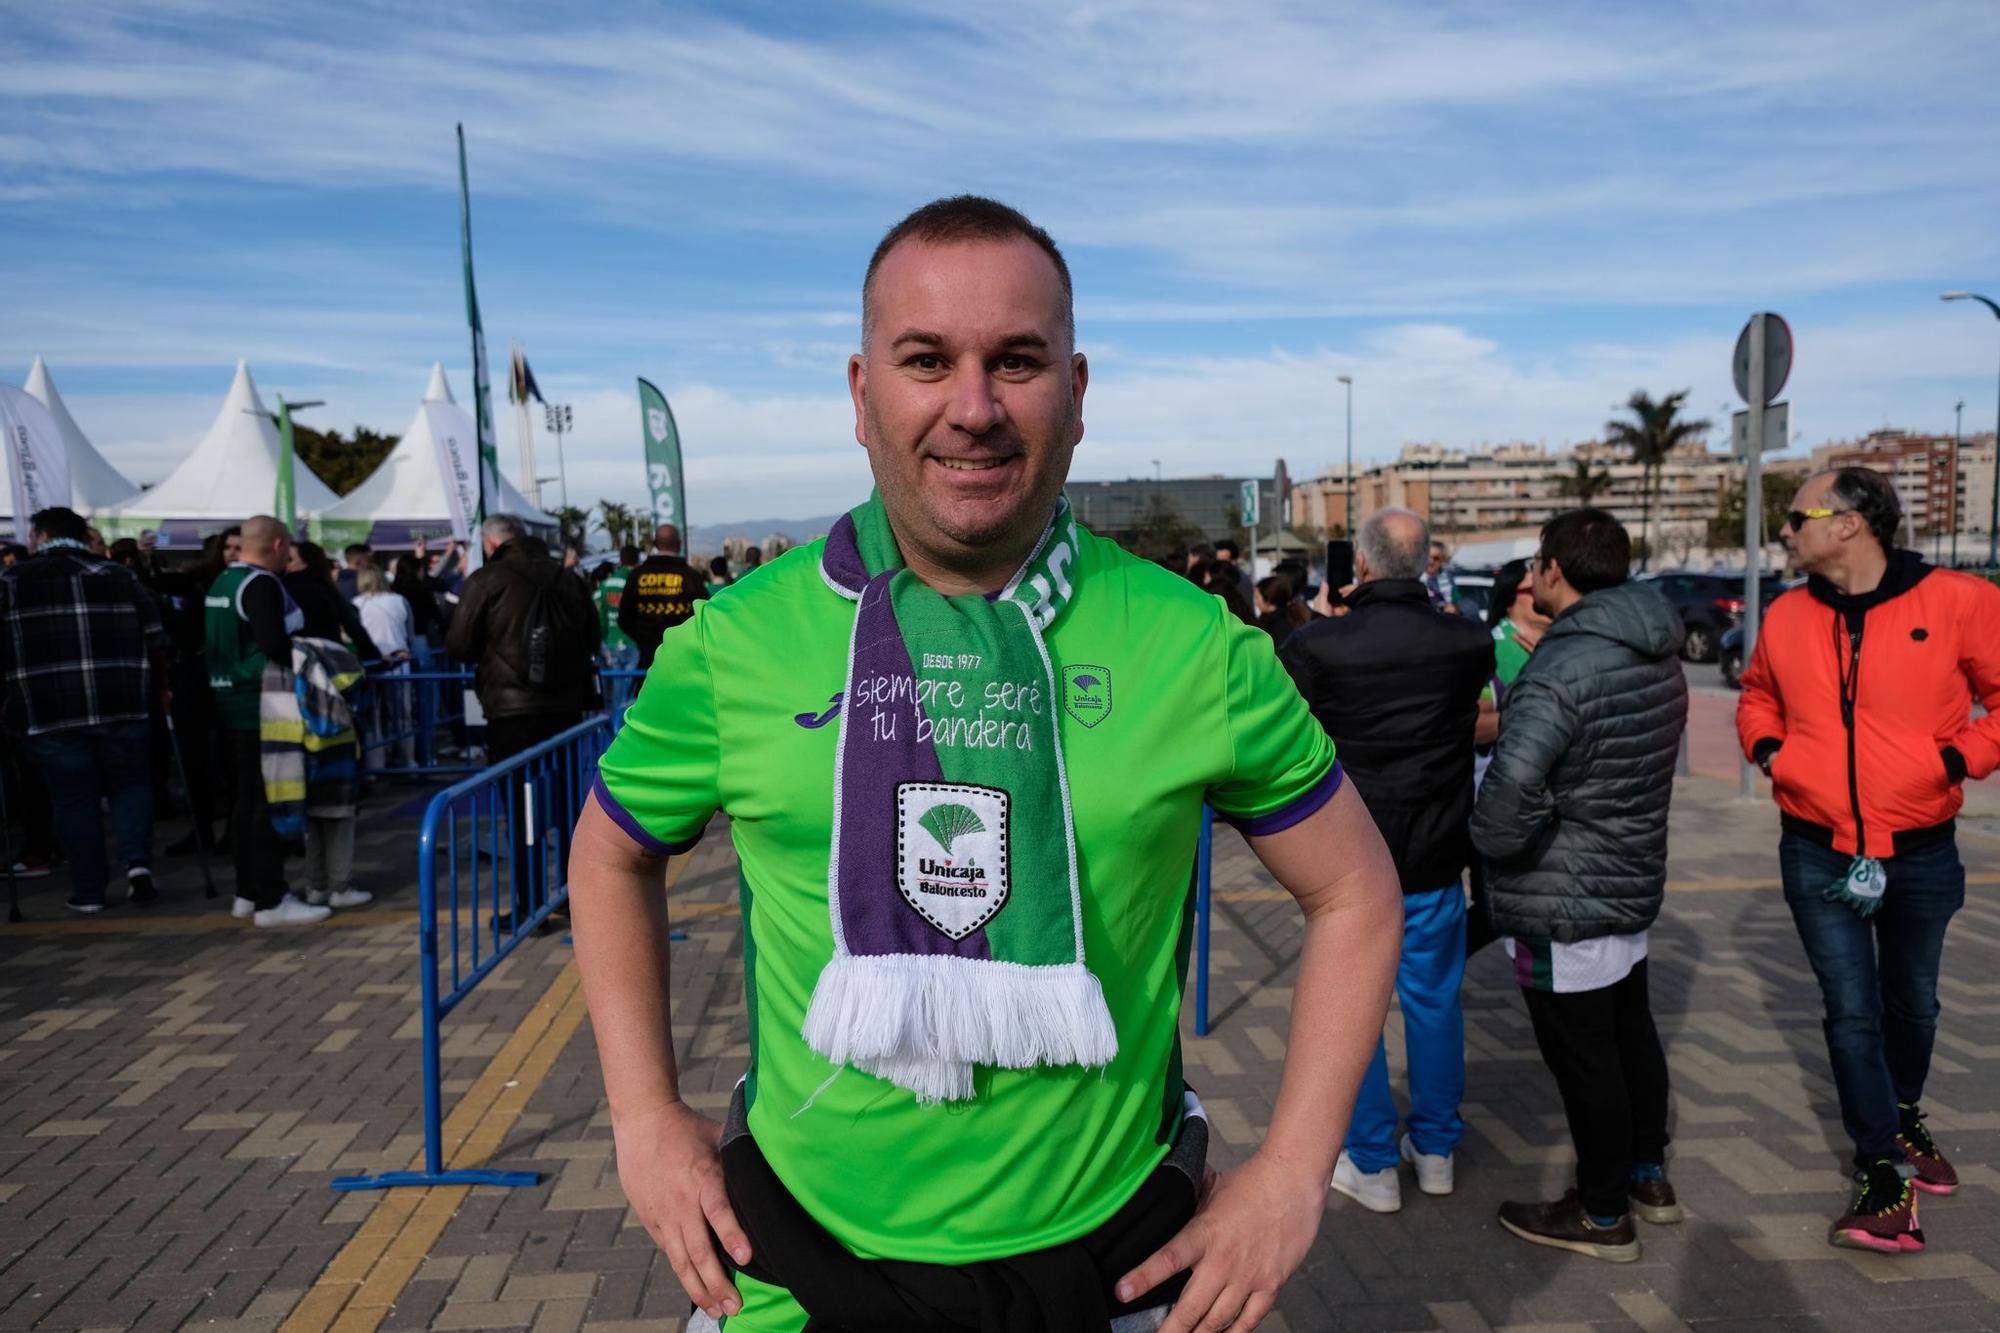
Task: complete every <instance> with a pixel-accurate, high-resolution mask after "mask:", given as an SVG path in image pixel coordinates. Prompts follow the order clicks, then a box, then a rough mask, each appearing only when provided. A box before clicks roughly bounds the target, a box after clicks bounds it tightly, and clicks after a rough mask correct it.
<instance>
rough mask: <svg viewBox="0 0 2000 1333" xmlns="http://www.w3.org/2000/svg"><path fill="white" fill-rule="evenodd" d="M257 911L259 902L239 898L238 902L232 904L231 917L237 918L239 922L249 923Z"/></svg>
mask: <svg viewBox="0 0 2000 1333" xmlns="http://www.w3.org/2000/svg"><path fill="white" fill-rule="evenodd" d="M256 911H257V900H256V899H254V898H244V897H241V896H239V897H238V898H237V899H236V901H235V902H233V903H231V904H230V906H229V915H231V916H233V917H235V918H236V919H237V920H238V921H248V920H249V919H250V918H251V916H252V915H254V914H255V913H256Z"/></svg>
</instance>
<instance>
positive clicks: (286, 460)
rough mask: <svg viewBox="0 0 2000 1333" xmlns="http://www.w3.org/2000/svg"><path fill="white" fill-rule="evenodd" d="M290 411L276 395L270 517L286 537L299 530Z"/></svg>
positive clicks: (283, 399) (283, 396) (282, 396)
mask: <svg viewBox="0 0 2000 1333" xmlns="http://www.w3.org/2000/svg"><path fill="white" fill-rule="evenodd" d="M295 457H296V455H295V454H294V453H293V452H292V409H291V408H290V407H289V406H287V405H286V403H285V395H283V394H279V395H278V494H277V496H276V498H275V499H274V500H273V501H272V504H271V513H272V515H273V516H274V517H275V518H276V519H277V520H278V521H279V522H280V523H282V524H284V525H285V534H286V535H287V536H296V535H297V534H298V530H299V507H298V501H297V499H296V498H295V488H294V486H293V478H292V460H293V458H295Z"/></svg>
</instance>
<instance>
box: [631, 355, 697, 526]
mask: <svg viewBox="0 0 2000 1333" xmlns="http://www.w3.org/2000/svg"><path fill="white" fill-rule="evenodd" d="M639 416H640V418H641V420H642V422H643V424H644V429H645V436H646V487H647V489H648V490H650V491H652V493H653V522H654V524H656V525H657V524H661V523H673V524H677V525H679V527H680V529H681V534H682V535H683V536H686V534H687V517H686V515H687V507H686V500H687V491H686V490H685V489H684V488H683V486H682V484H681V433H680V431H679V430H678V429H677V428H676V427H675V426H674V413H673V409H672V408H670V407H668V406H667V396H666V395H665V394H663V393H661V392H660V391H659V390H658V389H656V388H654V387H653V386H652V385H651V384H650V383H648V382H647V381H645V380H640V381H639Z"/></svg>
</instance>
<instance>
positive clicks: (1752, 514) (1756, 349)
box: [1737, 313, 1769, 799]
mask: <svg viewBox="0 0 2000 1333" xmlns="http://www.w3.org/2000/svg"><path fill="white" fill-rule="evenodd" d="M1768 323H1769V321H1768V320H1767V319H1766V318H1765V316H1764V315H1763V314H1762V313H1758V314H1755V315H1752V316H1750V395H1749V397H1750V456H1749V457H1748V458H1746V459H1745V460H1744V461H1743V667H1744V668H1745V669H1748V667H1749V665H1750V654H1751V653H1752V652H1753V651H1755V649H1756V647H1757V621H1758V618H1759V612H1761V611H1762V610H1763V607H1762V605H1761V602H1762V600H1763V599H1762V596H1761V594H1762V592H1763V582H1764V580H1763V571H1762V569H1761V566H1762V565H1763V563H1764V558H1763V557H1764V399H1765V392H1764V339H1765V336H1766V332H1767V329H1766V326H1767V325H1768ZM1737 762H1738V763H1739V764H1741V765H1742V772H1743V795H1744V796H1745V797H1747V798H1751V799H1755V797H1756V795H1757V770H1756V766H1755V765H1753V764H1752V763H1751V762H1750V761H1749V760H1748V759H1739V760H1738V761H1737Z"/></svg>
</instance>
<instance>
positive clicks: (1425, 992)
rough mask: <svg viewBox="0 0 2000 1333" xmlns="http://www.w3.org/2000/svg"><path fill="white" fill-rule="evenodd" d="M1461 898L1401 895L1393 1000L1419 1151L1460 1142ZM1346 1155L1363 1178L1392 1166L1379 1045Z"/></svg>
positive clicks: (1384, 1056) (1391, 1129) (1391, 1112)
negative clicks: (1399, 953) (1399, 1022)
mask: <svg viewBox="0 0 2000 1333" xmlns="http://www.w3.org/2000/svg"><path fill="white" fill-rule="evenodd" d="M1464 980H1465V891H1464V890H1463V889H1461V888H1460V887H1459V886H1458V885H1456V884H1453V885H1452V886H1450V887H1449V888H1444V889H1439V890H1437V891H1436V892H1435V893H1406V894H1404V895H1403V957H1402V960H1401V961H1400V962H1398V963H1397V964H1396V999H1397V1002H1398V1003H1399V1004H1400V1005H1401V1006H1402V1010H1403V1050H1404V1053H1405V1054H1406V1055H1407V1056H1408V1058H1409V1066H1410V1119H1409V1128H1410V1137H1411V1139H1413V1140H1415V1142H1416V1145H1417V1151H1419V1152H1426V1153H1437V1154H1439V1155H1444V1154H1448V1153H1451V1152H1454V1151H1456V1150H1457V1148H1458V1142H1459V1140H1460V1139H1462V1138H1464V1137H1465V1121H1463V1120H1462V1119H1460V1118H1459V1114H1458V1104H1459V1102H1460V1101H1461V1100H1463V1099H1464V1097H1465V1011H1464V1009H1463V1008H1461V1007H1460V1004H1459V997H1458V989H1459V984H1460V983H1461V982H1463V981H1464ZM1346 1147H1347V1155H1348V1156H1349V1157H1350V1158H1352V1159H1353V1161H1354V1165H1355V1166H1356V1167H1357V1168H1358V1169H1360V1170H1362V1171H1381V1170H1383V1169H1384V1168H1387V1167H1391V1166H1394V1165H1395V1164H1396V1161H1397V1156H1398V1154H1397V1150H1396V1099H1395V1096H1394V1095H1393V1094H1392V1093H1391V1092H1390V1091H1389V1054H1388V1050H1387V1049H1386V1048H1385V1047H1384V1046H1383V1044H1382V1042H1381V1041H1379V1040H1378V1041H1376V1043H1375V1058H1374V1059H1373V1060H1371V1061H1370V1062H1369V1064H1368V1073H1367V1074H1366V1075H1364V1076H1363V1077H1362V1080H1361V1091H1360V1093H1359V1094H1358V1095H1357V1096H1356V1097H1355V1099H1354V1119H1353V1120H1351V1121H1349V1122H1348V1126H1347V1144H1346Z"/></svg>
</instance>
